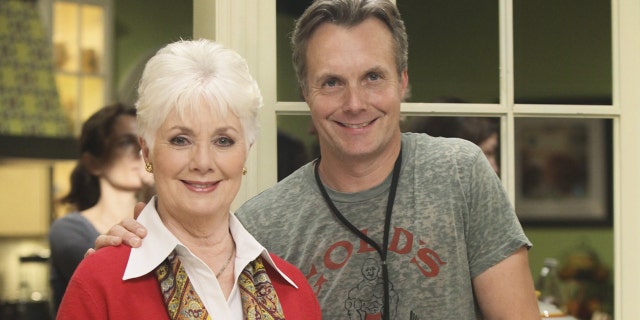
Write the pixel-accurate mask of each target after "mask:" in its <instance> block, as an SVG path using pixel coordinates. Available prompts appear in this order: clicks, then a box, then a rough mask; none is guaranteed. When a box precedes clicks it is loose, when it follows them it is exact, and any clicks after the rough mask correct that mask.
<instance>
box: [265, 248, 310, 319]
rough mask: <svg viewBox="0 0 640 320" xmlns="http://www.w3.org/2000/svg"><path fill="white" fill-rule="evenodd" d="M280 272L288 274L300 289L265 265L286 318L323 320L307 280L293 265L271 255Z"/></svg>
mask: <svg viewBox="0 0 640 320" xmlns="http://www.w3.org/2000/svg"><path fill="white" fill-rule="evenodd" d="M269 255H270V256H271V258H272V259H273V261H274V262H275V263H276V265H277V266H278V268H279V269H280V271H282V272H283V273H284V274H286V275H287V276H288V277H289V279H291V280H292V281H293V282H294V283H295V284H296V285H297V286H298V288H296V287H294V286H292V285H291V284H290V283H289V282H287V281H286V280H285V279H284V278H282V277H281V276H280V275H279V274H278V273H277V272H276V271H275V270H274V269H273V268H272V267H271V265H269V264H265V268H266V269H267V273H268V274H269V278H270V279H271V283H272V284H273V287H274V288H275V290H276V293H277V294H278V299H279V300H280V305H281V306H282V309H283V311H284V316H285V318H286V319H287V320H289V319H293V320H295V319H305V320H307V319H309V320H321V319H322V313H321V311H320V304H319V303H318V299H317V298H316V295H315V293H314V292H313V289H312V288H311V286H310V285H309V282H308V281H307V278H306V277H305V276H304V274H302V272H301V271H300V270H299V269H298V268H296V267H295V266H293V265H292V264H290V263H288V262H286V261H284V260H283V259H281V258H280V257H278V256H276V255H274V254H269Z"/></svg>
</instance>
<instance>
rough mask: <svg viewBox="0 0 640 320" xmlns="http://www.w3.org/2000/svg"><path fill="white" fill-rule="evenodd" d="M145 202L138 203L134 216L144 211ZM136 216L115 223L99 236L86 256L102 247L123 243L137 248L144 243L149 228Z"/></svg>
mask: <svg viewBox="0 0 640 320" xmlns="http://www.w3.org/2000/svg"><path fill="white" fill-rule="evenodd" d="M144 206H145V204H144V203H142V202H138V203H136V206H135V208H134V210H133V216H134V218H137V217H138V215H140V212H142V209H143V208H144ZM134 218H125V219H123V220H122V221H120V223H118V224H116V225H114V226H113V227H111V229H109V231H108V232H107V233H106V234H101V235H99V236H98V238H97V239H96V242H95V245H94V246H95V249H93V248H91V249H89V250H87V252H86V253H85V255H84V256H85V258H86V257H87V256H89V255H91V254H92V253H94V252H96V250H100V248H104V247H111V246H119V245H121V244H124V245H127V246H130V247H132V248H137V247H139V246H140V245H141V244H142V239H143V238H144V237H145V236H146V235H147V229H145V228H144V227H143V226H142V225H141V224H140V223H138V221H136V220H135V219H134Z"/></svg>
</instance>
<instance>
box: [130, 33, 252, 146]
mask: <svg viewBox="0 0 640 320" xmlns="http://www.w3.org/2000/svg"><path fill="white" fill-rule="evenodd" d="M203 101H204V102H205V103H203ZM201 106H208V107H209V108H211V111H212V112H213V111H216V112H220V113H221V114H222V115H226V112H227V111H228V110H230V111H231V112H232V113H233V114H234V115H236V116H237V117H238V118H239V119H240V124H241V125H242V129H243V131H244V134H245V137H246V141H247V142H248V143H247V146H246V148H247V150H248V149H249V147H250V146H251V145H252V144H253V143H254V142H255V140H256V136H257V134H258V118H257V116H258V109H259V108H260V107H261V106H262V95H261V94H260V89H259V88H258V84H257V83H256V81H255V80H254V79H253V77H252V76H251V74H250V73H249V67H248V66H247V63H246V61H245V60H244V59H243V58H242V57H241V56H240V55H239V54H238V53H236V52H235V51H233V50H231V49H228V48H226V47H224V46H223V45H221V44H219V43H216V42H213V41H210V40H205V39H200V40H192V41H187V40H180V41H177V42H174V43H171V44H168V45H167V46H165V47H163V48H162V49H160V50H158V52H157V53H156V54H155V55H154V56H153V57H152V58H151V59H149V61H148V62H147V64H146V65H145V68H144V71H143V73H142V77H141V79H140V84H139V86H138V101H137V102H136V109H137V114H138V116H137V121H138V133H139V134H140V136H142V138H143V139H144V140H146V141H147V143H148V144H149V145H150V146H152V145H153V144H154V137H155V133H156V131H157V130H158V128H159V127H160V126H161V125H162V123H163V122H164V120H165V119H166V117H167V115H168V114H169V112H170V111H171V110H174V109H175V110H176V111H177V113H178V115H179V116H180V117H183V116H184V114H185V111H197V110H196V108H197V107H201Z"/></svg>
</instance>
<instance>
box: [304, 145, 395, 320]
mask: <svg viewBox="0 0 640 320" xmlns="http://www.w3.org/2000/svg"><path fill="white" fill-rule="evenodd" d="M319 165H320V158H318V161H316V165H315V177H316V183H317V184H318V188H320V192H321V193H322V197H323V198H324V201H325V202H326V203H327V205H328V206H329V208H330V209H331V211H332V212H333V214H334V215H335V216H336V218H338V219H339V220H340V221H341V222H342V224H344V225H345V226H347V227H348V228H349V229H350V230H351V232H353V233H354V234H355V235H356V236H358V238H360V239H362V240H364V241H365V242H367V243H368V244H369V245H371V246H372V247H373V248H375V249H376V251H378V254H379V255H380V260H381V261H382V279H383V283H384V309H382V310H383V311H382V318H383V319H385V320H388V319H389V313H390V306H389V300H390V297H389V271H388V269H387V248H388V247H389V231H390V229H391V211H392V210H393V202H394V201H395V199H396V190H397V189H398V180H399V179H400V167H401V165H402V147H401V148H400V154H398V158H397V159H396V163H395V165H394V167H393V176H392V177H391V188H390V190H389V198H388V199H387V212H386V214H385V217H384V237H383V238H382V241H383V242H382V247H381V246H380V245H379V244H378V243H377V242H375V241H374V240H373V239H371V238H369V237H368V236H367V235H366V234H364V233H362V231H360V230H358V228H356V227H355V226H354V225H353V224H352V223H351V222H349V220H347V218H346V217H345V216H344V215H343V214H342V213H341V212H340V210H338V208H336V205H335V204H334V203H333V201H331V198H330V197H329V194H328V193H327V190H326V189H325V188H324V185H323V184H322V181H321V180H320V174H319V173H318V172H319V170H318V167H319Z"/></svg>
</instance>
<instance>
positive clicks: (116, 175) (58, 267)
mask: <svg viewBox="0 0 640 320" xmlns="http://www.w3.org/2000/svg"><path fill="white" fill-rule="evenodd" d="M80 154H81V156H80V159H79V160H78V163H77V164H76V166H75V168H74V169H73V172H72V174H71V177H70V182H71V190H70V191H69V193H68V194H67V195H66V196H64V198H62V199H61V202H62V203H67V204H70V205H72V206H73V207H74V209H75V211H73V212H71V213H70V214H68V215H66V216H64V217H62V218H60V219H57V220H56V221H55V222H54V223H53V224H52V226H51V230H50V233H49V245H50V248H51V272H50V283H51V288H52V291H53V292H52V294H53V302H52V309H53V316H54V317H55V314H56V310H57V308H58V306H59V305H60V301H61V300H62V296H63V294H64V292H65V290H66V288H67V283H68V282H69V279H71V275H72V274H73V272H74V271H75V269H76V267H77V266H78V264H79V263H80V261H82V259H83V258H84V254H85V252H86V251H87V249H88V248H92V247H93V244H94V242H95V240H96V238H97V237H98V235H99V234H100V233H105V232H106V231H107V230H108V229H109V228H110V227H111V226H112V225H113V224H114V223H117V222H118V221H120V220H122V219H123V218H125V217H131V216H132V214H131V210H133V207H134V205H135V203H136V202H138V201H147V200H148V198H146V199H141V198H138V197H136V195H137V194H138V195H139V194H140V193H146V190H145V189H152V188H151V185H152V184H153V177H151V175H150V174H148V173H146V172H145V171H144V162H143V161H142V157H141V156H140V146H139V145H138V138H137V134H136V110H135V109H134V108H133V107H129V106H125V105H123V104H114V105H110V106H106V107H104V108H102V109H100V110H98V111H97V112H96V113H94V114H93V115H92V116H91V117H89V119H87V121H85V123H84V124H83V126H82V132H81V135H80ZM145 182H146V183H147V184H145Z"/></svg>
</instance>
